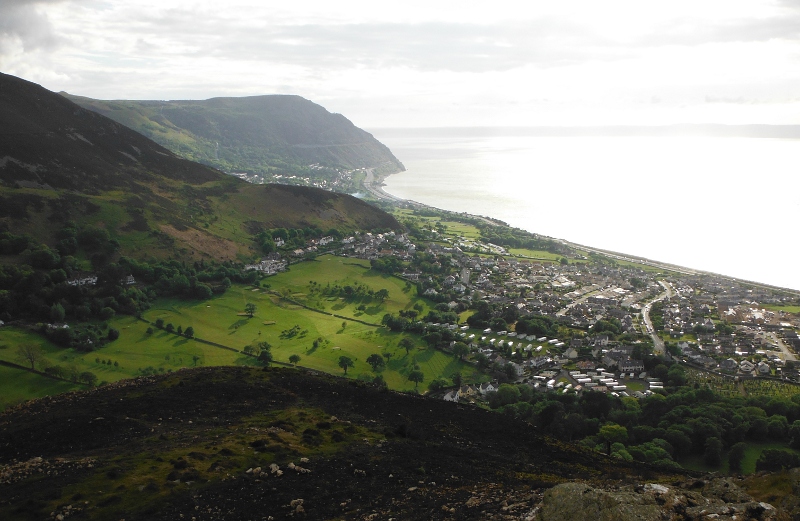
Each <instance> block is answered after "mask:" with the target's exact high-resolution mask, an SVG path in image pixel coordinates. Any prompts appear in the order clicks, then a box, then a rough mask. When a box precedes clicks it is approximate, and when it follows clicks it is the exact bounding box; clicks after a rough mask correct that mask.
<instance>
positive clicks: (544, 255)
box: [508, 248, 563, 262]
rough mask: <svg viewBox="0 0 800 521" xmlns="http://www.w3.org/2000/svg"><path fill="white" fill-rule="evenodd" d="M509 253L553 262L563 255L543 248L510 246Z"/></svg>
mask: <svg viewBox="0 0 800 521" xmlns="http://www.w3.org/2000/svg"><path fill="white" fill-rule="evenodd" d="M508 253H510V254H512V255H517V256H521V257H527V258H530V259H534V260H544V261H552V262H557V261H559V260H560V259H561V257H562V256H563V255H560V254H558V253H550V252H549V251H543V250H529V249H527V248H509V249H508Z"/></svg>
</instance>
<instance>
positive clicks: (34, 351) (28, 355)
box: [17, 344, 44, 371]
mask: <svg viewBox="0 0 800 521" xmlns="http://www.w3.org/2000/svg"><path fill="white" fill-rule="evenodd" d="M17 359H19V360H20V361H21V362H24V363H27V364H31V371H34V370H36V364H38V363H39V362H41V361H43V360H44V353H43V352H42V348H41V347H39V346H37V345H34V344H22V345H21V346H19V347H18V348H17Z"/></svg>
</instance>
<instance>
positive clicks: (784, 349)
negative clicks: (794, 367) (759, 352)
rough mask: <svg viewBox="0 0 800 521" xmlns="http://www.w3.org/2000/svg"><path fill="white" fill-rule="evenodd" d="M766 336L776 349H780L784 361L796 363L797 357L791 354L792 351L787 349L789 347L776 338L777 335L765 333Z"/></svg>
mask: <svg viewBox="0 0 800 521" xmlns="http://www.w3.org/2000/svg"><path fill="white" fill-rule="evenodd" d="M766 336H767V337H769V338H771V339H772V341H773V342H774V343H775V345H777V346H778V349H780V350H781V352H782V353H783V359H784V360H791V361H793V362H796V361H797V355H795V354H794V353H792V351H791V350H790V349H789V347H788V346H787V345H786V344H784V343H783V340H781V339H780V338H779V337H778V335H776V334H775V333H771V332H770V333H766Z"/></svg>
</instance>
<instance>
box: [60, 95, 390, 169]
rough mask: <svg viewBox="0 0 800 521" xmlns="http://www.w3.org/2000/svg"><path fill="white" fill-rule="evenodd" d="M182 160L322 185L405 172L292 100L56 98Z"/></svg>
mask: <svg viewBox="0 0 800 521" xmlns="http://www.w3.org/2000/svg"><path fill="white" fill-rule="evenodd" d="M61 94H62V95H63V96H65V97H67V98H68V99H70V100H72V101H74V102H75V103H77V104H79V105H81V106H82V107H84V108H87V109H89V110H93V111H95V112H98V113H100V114H103V115H105V116H107V117H109V118H111V119H113V120H115V121H117V122H119V123H121V124H124V125H126V126H128V127H130V128H132V129H134V130H136V131H138V132H141V133H142V134H144V135H146V136H148V137H149V138H151V139H153V140H154V141H156V142H158V143H159V144H161V145H163V146H165V147H167V148H169V149H170V150H173V151H174V152H176V153H178V154H179V155H181V156H183V157H186V158H187V159H192V160H195V161H199V162H202V163H203V164H207V165H210V166H214V167H215V168H219V169H221V170H224V171H226V172H229V173H231V172H246V173H251V174H260V175H265V176H268V177H269V176H278V175H280V176H284V177H285V176H290V175H303V176H310V177H312V178H314V177H324V176H322V174H323V173H324V172H320V171H319V169H315V168H311V166H310V165H312V164H317V165H321V166H323V167H329V168H333V169H348V170H353V169H364V168H377V169H379V170H380V171H382V172H385V173H387V174H388V173H395V172H399V171H403V170H404V169H405V168H404V167H403V165H402V163H400V161H399V160H397V158H395V157H394V155H392V153H391V151H390V150H389V149H388V148H387V147H386V146H385V145H383V144H382V143H380V142H379V141H378V140H376V139H375V138H374V137H373V136H372V134H370V133H368V132H366V131H364V130H362V129H360V128H358V127H356V126H355V125H354V124H353V123H352V122H351V121H350V120H348V119H347V118H346V117H345V116H343V115H341V114H335V113H330V112H328V111H327V110H326V109H325V108H324V107H322V106H320V105H318V104H316V103H313V102H311V101H309V100H307V99H305V98H302V97H300V96H297V95H261V96H247V97H240V98H235V97H217V98H210V99H207V100H170V101H152V100H110V101H104V100H95V99H91V98H86V97H81V96H75V95H71V94H68V93H61Z"/></svg>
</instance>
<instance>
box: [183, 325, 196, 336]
mask: <svg viewBox="0 0 800 521" xmlns="http://www.w3.org/2000/svg"><path fill="white" fill-rule="evenodd" d="M183 336H185V337H186V338H194V328H193V327H192V326H189V327H187V328H186V331H184V332H183Z"/></svg>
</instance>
